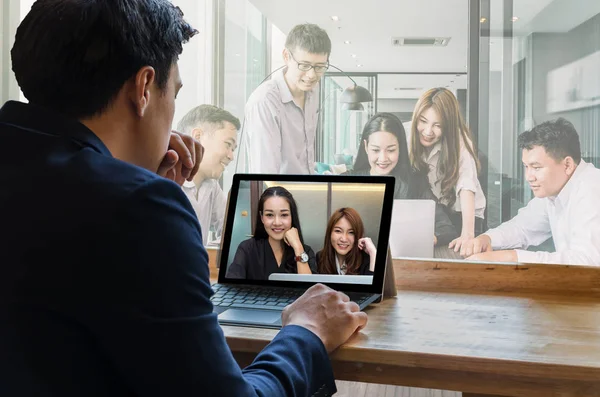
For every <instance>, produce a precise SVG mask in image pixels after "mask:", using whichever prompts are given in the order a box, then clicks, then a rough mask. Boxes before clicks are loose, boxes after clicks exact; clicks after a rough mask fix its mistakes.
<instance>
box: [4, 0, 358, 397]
mask: <svg viewBox="0 0 600 397" xmlns="http://www.w3.org/2000/svg"><path fill="white" fill-rule="evenodd" d="M194 33H195V30H194V29H192V28H191V27H190V26H189V25H188V24H187V23H186V22H185V21H184V20H183V15H182V13H181V11H180V10H179V9H178V8H176V7H174V6H173V5H172V4H171V3H170V2H169V1H167V0H38V1H37V2H35V3H34V4H33V6H32V8H31V10H30V12H29V13H28V14H27V16H26V17H25V19H24V20H23V21H22V23H21V25H20V26H19V28H18V30H17V34H16V37H15V42H14V47H13V49H12V56H13V70H14V72H15V75H16V78H17V81H18V82H19V84H20V86H21V88H22V89H23V92H24V93H25V95H26V96H27V98H28V100H29V102H30V103H29V104H25V103H20V102H8V103H6V104H5V105H4V106H3V107H2V109H0V147H2V148H4V154H3V156H2V158H1V159H0V180H1V181H2V192H1V193H0V219H1V220H2V223H1V224H2V227H3V233H2V239H1V240H0V253H1V260H0V352H1V354H0V394H2V395H3V396H4V395H6V396H49V395H52V396H63V397H69V396H89V397H93V396H96V397H98V396H134V395H135V396H201V395H202V396H253V395H262V396H301V395H302V396H307V395H316V394H317V392H319V393H320V394H331V393H333V392H334V391H335V383H334V379H333V374H332V369H331V364H330V362H329V358H328V356H327V353H328V352H331V351H332V350H334V349H336V348H337V347H338V346H339V345H340V344H342V343H343V342H345V341H346V340H347V339H348V338H349V337H350V336H351V335H352V334H353V333H354V332H355V331H356V330H357V329H358V328H360V327H363V326H364V325H365V323H366V319H367V317H366V314H365V313H362V312H360V311H359V309H358V305H356V304H355V303H351V302H348V297H347V296H345V295H344V294H341V293H338V292H335V291H333V290H331V289H329V288H327V287H325V286H323V285H316V286H314V287H312V288H310V289H309V290H308V291H307V292H306V294H304V295H303V296H302V297H300V298H299V299H298V300H297V301H296V302H294V303H293V304H291V305H290V306H288V307H287V308H286V309H285V310H284V312H283V316H282V323H283V324H284V327H283V328H282V329H281V331H280V332H279V334H278V335H277V336H276V337H275V338H274V340H273V341H272V343H271V344H269V346H267V347H266V348H265V351H264V352H263V353H261V354H259V355H258V356H257V357H256V360H255V361H254V362H253V363H252V364H251V365H250V366H249V367H247V368H245V369H244V370H243V371H242V370H241V369H240V367H239V366H238V364H237V363H236V362H235V360H234V358H233V356H232V354H231V351H230V350H229V348H228V346H227V344H226V341H225V338H224V335H223V332H222V330H221V329H220V327H219V325H218V323H217V317H216V315H215V314H214V313H213V307H212V304H211V302H210V296H211V294H212V290H211V286H210V281H209V268H208V256H207V253H206V250H205V249H204V247H203V245H202V240H201V237H200V236H201V230H200V226H199V223H198V220H197V218H196V216H195V215H194V212H193V209H192V207H191V205H190V203H189V200H188V199H187V198H186V196H185V194H184V193H183V192H182V190H181V189H180V187H179V185H178V184H176V183H174V182H173V181H171V180H168V179H166V178H163V177H162V176H159V175H157V170H164V169H169V170H171V171H172V172H171V174H169V175H170V176H171V177H177V179H180V178H181V175H182V172H183V165H181V164H179V165H176V166H175V167H174V166H173V165H172V164H171V166H168V167H167V166H164V164H163V163H164V162H165V160H164V159H165V157H172V159H175V160H177V155H176V153H175V151H173V152H170V151H169V149H168V147H169V140H170V139H171V137H172V135H171V134H170V128H171V123H172V120H173V115H174V109H175V96H176V94H177V91H178V90H179V88H180V87H181V85H182V83H181V80H180V77H179V71H178V67H177V58H178V56H179V54H180V53H181V50H182V43H183V42H185V41H186V40H188V39H189V38H190V37H192V36H193V34H194ZM178 139H182V138H180V137H179V138H178ZM185 140H191V138H189V139H188V138H186V139H185ZM183 146H185V145H183ZM198 147H199V145H198ZM20 148H26V151H27V155H26V156H23V151H22V150H19V149H20ZM13 149H14V150H13ZM165 153H168V154H165ZM169 153H170V154H169ZM181 153H184V152H181ZM184 155H185V153H184ZM199 157H200V153H199ZM198 160H199V158H198ZM191 167H193V164H192V165H191ZM173 170H175V171H174V172H173ZM187 173H188V174H190V175H191V174H193V169H191V168H190V169H189V170H188V171H187ZM32 175H35V178H36V182H35V183H31V177H32ZM40 192H43V196H44V200H43V201H40V200H39V195H40Z"/></svg>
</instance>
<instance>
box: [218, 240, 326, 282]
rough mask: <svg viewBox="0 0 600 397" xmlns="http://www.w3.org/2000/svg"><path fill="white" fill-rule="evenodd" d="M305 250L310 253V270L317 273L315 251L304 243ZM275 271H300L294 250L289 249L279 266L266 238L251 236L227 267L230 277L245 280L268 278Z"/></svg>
mask: <svg viewBox="0 0 600 397" xmlns="http://www.w3.org/2000/svg"><path fill="white" fill-rule="evenodd" d="M304 252H306V254H307V255H308V266H309V267H310V270H311V271H312V272H313V274H314V273H317V261H316V260H315V252H314V251H313V249H312V248H310V246H309V245H306V244H304ZM273 273H298V265H297V263H296V256H295V255H294V251H293V250H292V249H288V250H286V255H285V256H284V257H283V260H282V263H281V266H279V264H278V263H277V259H275V254H273V249H272V248H271V245H270V244H269V240H268V239H266V238H260V239H256V238H249V239H248V240H244V241H242V242H241V243H240V245H239V246H238V248H237V250H236V251H235V256H234V257H233V260H232V261H231V264H230V265H229V268H228V269H227V277H228V278H237V279H244V280H268V279H269V276H270V275H271V274H273Z"/></svg>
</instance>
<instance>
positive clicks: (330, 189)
mask: <svg viewBox="0 0 600 397" xmlns="http://www.w3.org/2000/svg"><path fill="white" fill-rule="evenodd" d="M393 190H394V178H393V177H371V176H334V175H265V174H236V175H234V179H233V185H232V188H231V192H230V195H229V202H228V209H227V218H226V222H225V230H224V233H223V237H222V241H221V252H220V257H219V267H220V269H219V283H241V284H257V285H278V286H280V285H287V286H302V287H306V286H308V285H310V284H314V283H317V282H320V283H324V284H327V285H330V286H332V287H335V288H336V289H339V290H346V291H356V292H374V293H381V287H382V285H383V278H384V275H385V267H386V259H387V253H388V238H389V230H390V220H391V212H392V204H393Z"/></svg>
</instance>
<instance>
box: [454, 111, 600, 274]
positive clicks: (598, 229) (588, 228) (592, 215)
mask: <svg viewBox="0 0 600 397" xmlns="http://www.w3.org/2000/svg"><path fill="white" fill-rule="evenodd" d="M519 148H520V149H522V155H523V164H524V166H525V178H526V180H527V182H528V183H529V185H530V187H531V190H532V191H533V194H534V195H535V198H533V199H532V200H531V201H530V202H529V203H528V204H527V206H526V207H524V208H522V209H521V210H519V213H518V214H517V215H516V216H515V217H514V218H513V219H511V220H510V221H508V222H504V223H503V224H501V225H500V226H498V227H497V228H495V229H491V230H488V231H487V232H485V233H484V234H482V235H480V236H478V237H477V238H474V239H472V240H470V241H469V242H468V243H467V244H465V245H464V246H463V247H461V249H460V253H461V255H463V256H467V257H468V258H467V259H469V260H481V261H506V262H516V261H518V262H527V263H555V264H573V265H597V266H600V204H599V203H600V170H599V169H597V168H596V167H594V165H593V164H590V163H587V162H585V161H584V160H582V159H581V148H580V144H579V136H578V134H577V131H576V130H575V127H574V126H573V124H571V123H570V122H569V121H567V120H565V119H563V118H559V119H557V120H553V121H547V122H545V123H542V124H540V125H538V126H536V127H534V128H532V129H531V130H530V131H526V132H524V133H522V134H521V135H520V136H519ZM550 237H552V239H553V240H554V245H555V247H556V252H543V251H527V250H526V249H527V248H528V247H530V246H537V245H540V244H541V243H543V242H544V241H546V240H547V239H548V238H550ZM451 248H452V247H451Z"/></svg>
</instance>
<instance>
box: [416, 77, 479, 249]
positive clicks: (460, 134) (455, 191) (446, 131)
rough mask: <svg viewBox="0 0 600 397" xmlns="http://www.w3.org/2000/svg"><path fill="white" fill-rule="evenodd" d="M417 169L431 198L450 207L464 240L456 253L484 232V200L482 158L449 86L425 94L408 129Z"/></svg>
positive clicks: (457, 243) (455, 244)
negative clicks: (425, 177)
mask: <svg viewBox="0 0 600 397" xmlns="http://www.w3.org/2000/svg"><path fill="white" fill-rule="evenodd" d="M409 135H410V149H411V150H410V152H411V153H410V156H411V162H412V165H413V167H415V168H416V169H417V170H420V171H424V172H427V175H428V178H429V183H430V184H431V190H432V191H433V194H434V195H435V196H436V197H437V198H438V200H439V201H440V203H442V204H444V205H445V206H446V208H447V209H448V215H449V216H450V219H451V221H452V223H453V224H454V226H455V227H456V229H457V230H459V231H460V236H459V237H458V238H456V239H455V240H453V241H452V242H451V243H450V247H451V248H454V249H455V251H460V247H461V245H462V244H463V243H464V242H466V241H468V240H470V239H472V238H473V237H475V236H477V235H479V234H481V233H482V232H483V227H484V224H483V219H484V211H485V206H486V199H485V196H484V194H483V190H482V189H481V184H480V183H479V179H478V178H477V174H478V171H479V160H478V158H477V154H476V153H477V151H476V149H475V147H474V144H473V139H472V137H471V133H470V131H469V129H468V127H467V125H466V123H465V121H464V119H463V117H462V115H461V114H460V108H459V104H458V101H457V99H456V97H455V96H454V94H452V92H450V91H449V90H447V89H445V88H432V89H430V90H428V91H427V92H425V93H424V94H423V95H422V96H421V98H420V99H419V101H418V102H417V104H416V106H415V111H414V112H413V118H412V123H411V127H410V134H409Z"/></svg>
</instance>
